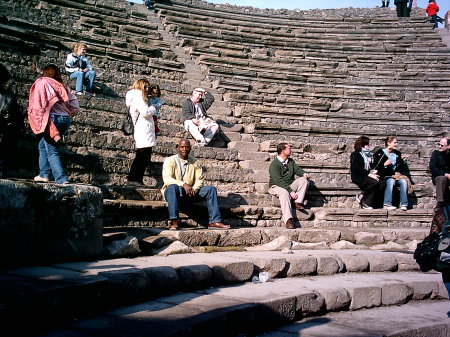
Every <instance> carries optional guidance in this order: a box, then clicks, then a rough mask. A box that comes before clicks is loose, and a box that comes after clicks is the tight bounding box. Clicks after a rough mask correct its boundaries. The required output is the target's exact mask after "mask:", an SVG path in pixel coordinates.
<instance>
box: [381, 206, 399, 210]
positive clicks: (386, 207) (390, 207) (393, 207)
mask: <svg viewBox="0 0 450 337" xmlns="http://www.w3.org/2000/svg"><path fill="white" fill-rule="evenodd" d="M383 208H384V209H388V210H390V211H392V210H394V209H397V207H395V206H392V205H384V206H383Z"/></svg>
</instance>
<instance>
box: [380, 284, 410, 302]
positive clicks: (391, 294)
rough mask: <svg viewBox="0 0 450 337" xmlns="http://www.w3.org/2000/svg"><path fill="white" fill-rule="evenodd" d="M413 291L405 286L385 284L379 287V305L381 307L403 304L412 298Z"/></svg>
mask: <svg viewBox="0 0 450 337" xmlns="http://www.w3.org/2000/svg"><path fill="white" fill-rule="evenodd" d="M412 294H413V289H412V288H410V287H408V286H407V285H406V284H401V283H387V284H383V286H382V287H381V303H382V304H383V305H399V304H404V303H406V301H407V300H408V299H409V298H410V297H411V296H412Z"/></svg>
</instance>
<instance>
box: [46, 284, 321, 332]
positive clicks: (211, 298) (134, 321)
mask: <svg viewBox="0 0 450 337" xmlns="http://www.w3.org/2000/svg"><path fill="white" fill-rule="evenodd" d="M232 287H233V286H230V287H221V288H211V289H209V290H207V291H197V292H193V293H184V294H183V293H182V294H177V295H172V296H168V297H164V298H159V299H156V300H154V301H151V302H145V303H140V304H136V305H133V306H130V307H124V308H122V309H117V310H114V311H110V312H108V313H105V314H103V315H101V316H98V317H94V318H91V319H87V320H85V321H79V322H77V323H74V324H73V325H71V326H70V327H68V328H66V329H64V330H62V331H53V332H50V333H48V334H46V335H45V336H52V337H56V336H71V335H76V336H91V337H94V336H112V337H114V336H117V337H118V336H134V337H138V336H152V337H169V336H184V337H210V336H219V337H237V336H239V337H253V336H257V335H259V334H262V333H264V332H266V331H269V330H272V329H276V328H279V327H282V326H284V325H286V324H289V323H292V322H294V321H296V320H298V319H301V317H302V314H301V312H300V311H301V310H297V307H298V305H297V299H296V298H295V297H292V298H290V299H287V300H286V299H285V300H277V299H267V303H266V304H263V303H256V302H249V301H248V300H247V301H245V300H241V299H239V297H236V298H233V297H227V296H221V295H220V291H222V290H224V291H226V289H227V288H232ZM255 287H258V285H257V284H255ZM186 314H188V315H186ZM327 322H329V320H328V319H327V318H321V319H319V320H318V321H317V323H316V324H326V323H327Z"/></svg>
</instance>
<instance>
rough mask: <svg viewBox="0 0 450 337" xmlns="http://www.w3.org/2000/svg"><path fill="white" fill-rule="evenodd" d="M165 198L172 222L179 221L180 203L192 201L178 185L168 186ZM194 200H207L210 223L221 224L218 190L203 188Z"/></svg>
mask: <svg viewBox="0 0 450 337" xmlns="http://www.w3.org/2000/svg"><path fill="white" fill-rule="evenodd" d="M164 198H165V199H166V201H167V208H168V210H169V219H170V220H176V219H178V212H179V209H178V208H179V204H180V201H182V200H183V201H186V200H190V197H187V196H186V191H185V190H184V188H183V187H181V186H178V185H176V184H172V185H169V186H167V189H166V190H165V191H164ZM194 199H201V200H206V205H207V206H208V215H209V223H213V222H221V217H220V210H219V202H218V200H217V189H216V188H215V187H214V186H203V187H202V188H200V190H199V191H198V192H197V193H196V194H195V197H194Z"/></svg>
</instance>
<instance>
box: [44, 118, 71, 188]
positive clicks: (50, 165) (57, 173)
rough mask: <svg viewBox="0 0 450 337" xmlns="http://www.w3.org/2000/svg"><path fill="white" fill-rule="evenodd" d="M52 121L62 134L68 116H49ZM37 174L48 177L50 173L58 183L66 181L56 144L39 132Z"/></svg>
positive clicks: (47, 135) (46, 135)
mask: <svg viewBox="0 0 450 337" xmlns="http://www.w3.org/2000/svg"><path fill="white" fill-rule="evenodd" d="M51 119H52V121H53V123H54V124H55V125H56V127H57V129H58V131H59V133H60V135H61V136H62V135H64V134H65V133H66V132H67V130H68V129H69V127H70V117H67V116H51ZM39 136H40V137H41V139H40V140H39V146H38V149H39V176H41V177H42V178H48V177H49V176H50V173H51V174H52V175H53V178H55V181H56V182H57V183H58V184H62V183H64V182H68V181H69V179H68V178H67V176H66V174H65V173H64V169H63V166H62V163H61V159H60V157H59V151H58V146H59V144H58V143H57V142H55V141H54V140H53V139H52V138H50V135H49V134H47V133H41V134H40V135H39Z"/></svg>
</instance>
